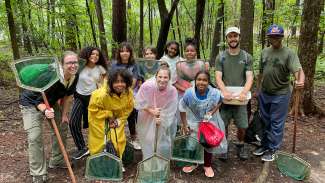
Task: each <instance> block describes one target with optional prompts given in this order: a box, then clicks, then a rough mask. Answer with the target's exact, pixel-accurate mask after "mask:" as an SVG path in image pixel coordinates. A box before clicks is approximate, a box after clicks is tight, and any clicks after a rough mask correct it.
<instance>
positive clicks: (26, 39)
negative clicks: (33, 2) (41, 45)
mask: <svg viewBox="0 0 325 183" xmlns="http://www.w3.org/2000/svg"><path fill="white" fill-rule="evenodd" d="M24 5H25V2H24V1H23V0H22V1H21V2H20V3H19V9H20V13H21V26H22V29H23V40H24V48H25V50H26V51H27V52H28V54H29V55H33V49H32V44H31V41H30V38H29V35H30V34H29V31H28V27H27V25H26V23H27V19H26V7H25V6H24ZM28 9H30V8H28ZM30 21H32V20H30Z"/></svg>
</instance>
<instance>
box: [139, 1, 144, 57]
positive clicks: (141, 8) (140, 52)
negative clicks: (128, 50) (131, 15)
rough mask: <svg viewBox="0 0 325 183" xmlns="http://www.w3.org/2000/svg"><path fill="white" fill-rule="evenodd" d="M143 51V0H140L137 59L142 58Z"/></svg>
mask: <svg viewBox="0 0 325 183" xmlns="http://www.w3.org/2000/svg"><path fill="white" fill-rule="evenodd" d="M142 50H143V0H140V40H139V52H138V55H139V57H142V56H143V55H142Z"/></svg>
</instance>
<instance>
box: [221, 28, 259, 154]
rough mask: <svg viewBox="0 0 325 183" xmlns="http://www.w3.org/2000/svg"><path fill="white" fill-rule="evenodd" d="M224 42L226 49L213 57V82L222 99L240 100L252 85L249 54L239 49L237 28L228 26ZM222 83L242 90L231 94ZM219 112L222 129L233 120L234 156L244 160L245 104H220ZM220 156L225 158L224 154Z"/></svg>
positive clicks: (245, 147) (245, 95) (247, 149)
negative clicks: (222, 124)
mask: <svg viewBox="0 0 325 183" xmlns="http://www.w3.org/2000/svg"><path fill="white" fill-rule="evenodd" d="M226 41H227V43H228V49H226V50H225V51H224V52H222V53H220V54H219V55H218V56H217V58H216V64H215V65H216V72H215V76H216V82H217V85H218V87H219V88H220V90H221V93H222V95H223V97H224V100H231V99H234V98H238V99H239V100H240V101H244V100H246V99H247V93H248V92H249V90H250V89H251V87H252V84H253V71H252V62H253V61H252V56H251V55H250V54H248V53H247V52H246V51H244V50H241V49H240V47H239V42H240V30H239V29H238V28H237V27H229V28H228V29H227V30H226ZM226 86H237V87H243V90H242V91H241V92H240V94H239V95H237V96H235V94H234V93H231V92H230V91H228V90H227V89H226ZM220 113H221V117H222V119H223V121H224V123H225V126H226V129H228V125H229V123H230V120H232V119H233V120H234V122H235V124H236V127H237V138H238V141H239V143H238V144H237V148H238V149H237V152H238V156H239V158H240V159H241V160H246V159H248V158H249V147H248V145H247V144H245V143H244V137H245V131H246V129H247V127H248V119H247V110H246V105H227V104H223V105H222V106H221V109H220ZM227 132H228V130H227ZM221 158H222V159H227V154H224V155H223V156H222V157H221Z"/></svg>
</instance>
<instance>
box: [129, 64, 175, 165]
mask: <svg viewBox="0 0 325 183" xmlns="http://www.w3.org/2000/svg"><path fill="white" fill-rule="evenodd" d="M135 101H136V105H135V108H136V109H137V110H138V111H139V114H138V124H137V131H138V134H139V140H140V144H141V149H142V154H143V159H147V158H149V157H151V156H153V154H154V143H155V130H156V124H157V125H158V126H157V127H158V134H156V135H158V137H157V139H158V140H157V141H158V142H157V154H159V155H161V156H163V157H164V158H166V159H169V158H170V150H171V142H172V139H173V138H174V137H173V135H174V134H172V132H173V131H175V130H176V123H175V120H176V118H175V113H176V109H177V91H176V89H175V87H174V86H172V85H171V83H170V70H169V68H168V67H167V66H160V67H159V69H158V71H157V73H156V76H155V78H151V79H149V80H147V81H146V82H144V83H143V84H142V85H141V87H140V90H139V92H138V93H137V95H136V97H135ZM172 129H173V130H172Z"/></svg>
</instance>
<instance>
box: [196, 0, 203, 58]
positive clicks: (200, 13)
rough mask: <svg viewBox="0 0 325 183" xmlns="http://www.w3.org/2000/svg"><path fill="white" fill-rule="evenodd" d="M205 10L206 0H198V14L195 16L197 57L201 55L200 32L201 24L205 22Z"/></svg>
mask: <svg viewBox="0 0 325 183" xmlns="http://www.w3.org/2000/svg"><path fill="white" fill-rule="evenodd" d="M204 10H205V0H196V16H195V33H194V39H195V40H196V44H197V58H201V57H200V45H201V44H200V32H201V26H202V23H203V16H204Z"/></svg>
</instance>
